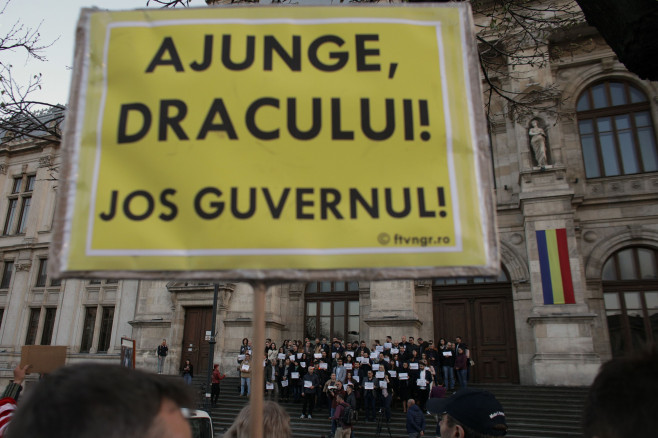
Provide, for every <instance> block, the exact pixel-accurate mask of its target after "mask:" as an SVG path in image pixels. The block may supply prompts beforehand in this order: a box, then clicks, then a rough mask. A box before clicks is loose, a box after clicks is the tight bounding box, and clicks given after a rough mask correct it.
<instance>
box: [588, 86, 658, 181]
mask: <svg viewBox="0 0 658 438" xmlns="http://www.w3.org/2000/svg"><path fill="white" fill-rule="evenodd" d="M576 111H577V115H578V129H579V131H580V143H581V145H582V149H583V158H584V161H585V174H586V175H587V178H600V177H606V176H617V175H632V174H636V173H645V172H656V171H658V150H657V148H656V134H655V131H654V128H653V123H652V121H651V113H650V106H649V100H648V99H647V96H646V95H645V94H644V93H643V92H642V91H640V90H639V89H638V88H636V87H634V86H633V85H631V84H629V83H627V82H622V81H605V82H600V83H598V84H595V85H593V86H591V87H589V88H588V89H586V90H585V91H584V92H583V94H581V95H580V97H579V98H578V103H577V106H576Z"/></svg>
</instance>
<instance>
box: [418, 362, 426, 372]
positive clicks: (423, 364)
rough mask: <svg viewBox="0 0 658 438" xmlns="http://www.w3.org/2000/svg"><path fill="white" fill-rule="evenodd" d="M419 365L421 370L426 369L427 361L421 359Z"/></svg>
mask: <svg viewBox="0 0 658 438" xmlns="http://www.w3.org/2000/svg"><path fill="white" fill-rule="evenodd" d="M418 366H419V367H420V369H421V370H424V369H425V362H423V361H420V363H419V364H418Z"/></svg>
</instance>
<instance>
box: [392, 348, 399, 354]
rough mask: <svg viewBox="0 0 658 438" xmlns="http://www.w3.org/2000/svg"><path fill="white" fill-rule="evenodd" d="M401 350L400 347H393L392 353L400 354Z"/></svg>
mask: <svg viewBox="0 0 658 438" xmlns="http://www.w3.org/2000/svg"><path fill="white" fill-rule="evenodd" d="M399 352H400V349H399V348H391V354H398V353H399Z"/></svg>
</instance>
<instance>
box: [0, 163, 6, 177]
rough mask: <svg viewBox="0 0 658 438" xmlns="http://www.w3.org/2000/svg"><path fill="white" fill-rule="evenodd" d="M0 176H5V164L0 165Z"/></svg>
mask: <svg viewBox="0 0 658 438" xmlns="http://www.w3.org/2000/svg"><path fill="white" fill-rule="evenodd" d="M0 174H2V175H6V174H7V165H6V164H5V163H2V164H0Z"/></svg>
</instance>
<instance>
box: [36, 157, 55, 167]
mask: <svg viewBox="0 0 658 438" xmlns="http://www.w3.org/2000/svg"><path fill="white" fill-rule="evenodd" d="M53 163H54V157H53V156H52V155H45V156H43V157H39V167H53Z"/></svg>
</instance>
